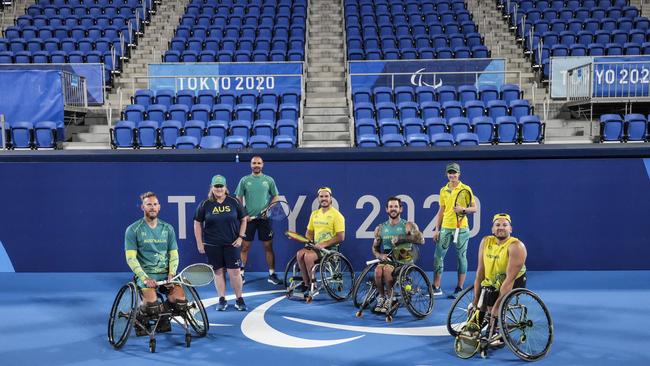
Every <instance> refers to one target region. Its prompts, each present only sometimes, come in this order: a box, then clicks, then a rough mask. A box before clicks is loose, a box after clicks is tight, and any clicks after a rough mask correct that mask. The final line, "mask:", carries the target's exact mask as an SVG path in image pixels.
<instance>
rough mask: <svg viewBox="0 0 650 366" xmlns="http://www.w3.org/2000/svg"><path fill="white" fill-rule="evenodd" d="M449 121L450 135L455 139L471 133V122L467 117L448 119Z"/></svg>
mask: <svg viewBox="0 0 650 366" xmlns="http://www.w3.org/2000/svg"><path fill="white" fill-rule="evenodd" d="M447 121H448V123H449V133H451V134H452V135H453V136H454V137H455V136H457V135H458V134H459V133H463V132H470V131H471V126H470V124H469V120H468V119H467V118H466V117H452V118H448V119H447Z"/></svg>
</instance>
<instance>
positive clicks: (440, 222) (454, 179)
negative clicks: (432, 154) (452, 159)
mask: <svg viewBox="0 0 650 366" xmlns="http://www.w3.org/2000/svg"><path fill="white" fill-rule="evenodd" d="M445 172H446V173H447V179H448V180H449V183H447V184H445V185H444V186H443V187H442V188H440V208H439V209H438V213H437V214H436V222H435V227H434V229H433V240H434V244H436V251H435V256H434V262H433V267H434V271H433V294H434V295H436V296H438V295H442V290H441V289H440V282H441V281H442V271H443V269H444V267H445V263H444V261H445V255H446V254H447V250H448V249H449V246H450V245H451V243H452V242H453V239H454V233H455V231H456V225H457V223H458V218H457V215H456V214H459V213H461V214H463V215H465V216H464V217H463V219H462V221H461V223H460V231H459V234H458V240H457V242H456V243H455V244H454V245H455V246H456V255H457V258H458V282H457V283H456V289H455V290H454V293H453V295H450V296H449V297H451V298H453V297H456V296H457V295H458V294H459V293H460V292H461V291H462V289H463V284H464V283H465V276H466V274H467V243H468V242H469V225H468V223H467V215H469V214H471V213H474V212H476V210H477V208H476V202H475V201H474V192H473V191H472V188H471V187H470V186H468V185H467V184H464V183H463V182H461V181H460V179H459V178H460V165H458V163H449V164H447V167H446V168H445ZM463 189H467V190H468V191H469V192H470V193H471V194H472V200H471V202H470V205H469V207H462V206H457V205H455V203H456V197H458V193H459V192H460V191H461V190H463Z"/></svg>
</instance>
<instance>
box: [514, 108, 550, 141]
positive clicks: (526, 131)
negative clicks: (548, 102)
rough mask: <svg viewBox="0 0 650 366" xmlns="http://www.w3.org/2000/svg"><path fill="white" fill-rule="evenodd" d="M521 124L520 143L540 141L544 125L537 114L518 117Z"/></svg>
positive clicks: (542, 136) (542, 137)
mask: <svg viewBox="0 0 650 366" xmlns="http://www.w3.org/2000/svg"><path fill="white" fill-rule="evenodd" d="M519 125H520V126H521V139H520V142H521V143H542V141H543V139H544V125H543V124H542V122H541V121H540V119H539V117H538V116H535V115H532V116H523V117H521V118H520V119H519Z"/></svg>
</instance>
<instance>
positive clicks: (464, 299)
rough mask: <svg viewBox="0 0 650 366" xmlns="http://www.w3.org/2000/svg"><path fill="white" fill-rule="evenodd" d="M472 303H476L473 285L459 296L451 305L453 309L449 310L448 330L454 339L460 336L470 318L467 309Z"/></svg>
mask: <svg viewBox="0 0 650 366" xmlns="http://www.w3.org/2000/svg"><path fill="white" fill-rule="evenodd" d="M472 301H474V285H473V284H472V285H471V286H469V287H467V288H466V289H464V290H463V292H461V293H460V295H458V297H457V298H456V300H454V303H453V304H452V305H451V309H449V314H447V330H448V331H449V334H451V336H452V337H456V336H458V334H459V333H460V331H461V329H462V328H463V325H465V322H467V318H468V317H469V314H468V313H467V309H468V308H469V305H470V304H471V303H472Z"/></svg>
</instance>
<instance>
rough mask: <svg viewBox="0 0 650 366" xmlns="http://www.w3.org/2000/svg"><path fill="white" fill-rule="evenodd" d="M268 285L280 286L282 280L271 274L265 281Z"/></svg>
mask: <svg viewBox="0 0 650 366" xmlns="http://www.w3.org/2000/svg"><path fill="white" fill-rule="evenodd" d="M266 281H267V282H268V283H271V284H274V285H281V284H282V280H280V279H279V278H278V275H277V274H275V273H273V274H270V275H269V278H267V279H266Z"/></svg>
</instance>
